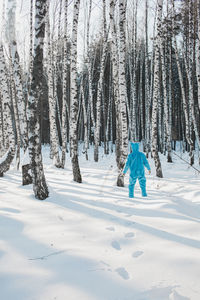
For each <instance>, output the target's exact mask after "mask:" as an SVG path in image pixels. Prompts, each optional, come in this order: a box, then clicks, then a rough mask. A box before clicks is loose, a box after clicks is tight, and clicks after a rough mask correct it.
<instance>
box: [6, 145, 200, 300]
mask: <svg viewBox="0 0 200 300" xmlns="http://www.w3.org/2000/svg"><path fill="white" fill-rule="evenodd" d="M48 150H49V149H48V148H45V149H44V151H43V154H44V164H45V175H46V179H47V182H48V186H49V190H50V197H49V198H48V199H46V200H45V201H39V200H36V199H35V198H34V196H33V191H32V186H25V187H23V186H22V185H21V172H20V171H16V170H15V168H14V166H12V168H11V170H10V171H9V172H8V173H7V174H6V175H5V177H3V178H0V288H1V291H0V299H2V300H80V299H81V300H188V299H190V300H199V299H200V184H199V183H200V175H199V174H198V173H197V172H195V171H194V169H192V168H191V167H189V166H188V165H187V164H185V163H184V162H183V161H181V160H180V159H179V158H178V157H176V156H173V161H174V162H173V163H172V164H169V163H167V162H166V158H165V157H164V156H161V160H162V167H163V173H164V178H163V179H158V178H156V177H155V169H154V163H153V161H152V159H149V163H150V165H151V167H152V175H150V176H149V175H147V192H148V197H147V198H142V197H141V195H140V189H139V184H138V183H137V184H136V190H135V198H134V199H131V200H130V199H129V198H128V196H127V195H128V175H126V177H125V183H126V186H125V188H119V187H117V186H116V185H115V183H116V175H117V169H116V164H115V157H114V154H111V155H108V156H105V155H103V150H102V149H101V155H100V161H99V163H95V162H93V157H92V151H91V153H90V158H89V161H88V162H87V161H85V158H84V156H83V155H82V156H80V167H81V172H82V177H83V183H82V184H78V183H75V182H73V180H72V170H71V163H70V159H69V156H68V160H67V163H66V168H65V170H60V169H56V168H55V167H53V166H52V162H51V161H50V159H49V158H48V156H49V151H48ZM178 154H179V153H178ZM184 157H185V159H187V154H185V156H184ZM196 166H197V167H198V165H196ZM198 168H199V167H198Z"/></svg>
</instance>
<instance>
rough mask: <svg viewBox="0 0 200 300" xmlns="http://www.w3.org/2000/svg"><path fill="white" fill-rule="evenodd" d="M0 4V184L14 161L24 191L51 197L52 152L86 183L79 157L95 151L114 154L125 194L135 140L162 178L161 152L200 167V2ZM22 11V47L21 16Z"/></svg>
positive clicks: (13, 0)
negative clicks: (46, 151)
mask: <svg viewBox="0 0 200 300" xmlns="http://www.w3.org/2000/svg"><path fill="white" fill-rule="evenodd" d="M1 2H2V10H1V12H0V14H1V16H0V18H1V32H0V177H3V176H4V174H5V173H6V172H7V171H8V170H9V168H10V165H11V163H12V162H13V161H14V160H15V163H16V168H18V169H19V168H21V166H22V184H23V185H27V184H32V185H33V193H34V195H35V197H36V198H37V199H40V200H44V199H46V198H47V197H48V196H49V189H48V182H47V181H46V178H45V172H44V168H43V158H42V148H43V146H44V145H49V146H50V158H51V159H52V164H53V165H54V166H55V167H56V168H63V169H65V168H66V166H67V165H69V164H71V165H72V170H73V180H74V181H76V182H77V183H80V184H81V183H82V180H83V178H82V175H81V168H80V165H79V155H80V154H81V155H84V156H85V160H88V150H89V148H92V149H93V157H92V159H93V160H94V161H95V162H96V163H98V161H99V147H103V148H104V153H105V154H109V153H110V152H114V153H115V155H116V162H117V168H118V177H117V178H116V184H117V186H120V187H123V186H124V177H123V175H122V170H123V168H124V165H125V162H126V158H127V155H128V153H129V151H130V149H129V141H135V142H141V144H142V147H143V148H142V149H143V151H144V152H145V153H146V156H147V158H148V157H150V156H151V157H153V159H154V162H155V168H156V176H157V177H160V178H161V177H163V176H164V170H163V169H162V165H161V161H160V157H159V156H160V153H162V154H164V155H165V156H166V161H167V162H169V163H171V162H173V157H172V153H173V151H175V150H176V144H177V142H180V145H181V151H182V152H186V153H188V162H189V164H190V165H191V166H192V165H193V164H194V152H195V151H196V152H197V153H199V150H200V0H193V1H191V0H184V1H181V0H157V1H155V0H154V1H153V0H100V1H99V0H95V1H93V0H26V1H25V0H1ZM27 5H28V6H27ZM24 6H26V12H27V11H28V13H27V14H26V20H28V22H27V25H26V28H24V29H23V32H25V31H26V34H27V36H26V39H24V42H22V41H23V33H22V32H20V29H19V28H18V25H17V24H18V17H17V16H18V12H17V11H19V10H21V11H23V7H24ZM27 7H28V8H27ZM24 26H25V25H24ZM66 153H70V158H71V161H68V159H66ZM198 157H199V156H198ZM199 163H200V159H199Z"/></svg>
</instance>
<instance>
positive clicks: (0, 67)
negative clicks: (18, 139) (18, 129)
mask: <svg viewBox="0 0 200 300" xmlns="http://www.w3.org/2000/svg"><path fill="white" fill-rule="evenodd" d="M0 89H1V97H2V109H3V111H2V112H3V120H4V124H3V125H4V131H6V132H7V134H6V136H7V137H8V141H5V143H7V142H8V145H9V148H8V151H7V155H6V158H5V160H4V161H3V162H2V163H1V164H0V177H2V176H3V173H5V172H7V171H8V170H9V168H10V165H11V163H12V161H13V159H14V156H15V151H16V147H15V136H14V131H13V123H12V117H11V106H12V105H11V99H10V95H9V90H8V81H7V72H6V62H5V57H4V52H3V46H2V44H0ZM6 148H7V147H6ZM5 150H7V149H5Z"/></svg>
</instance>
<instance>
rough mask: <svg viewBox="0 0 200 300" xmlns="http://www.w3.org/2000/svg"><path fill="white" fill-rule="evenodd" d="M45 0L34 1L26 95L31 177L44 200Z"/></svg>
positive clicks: (46, 191)
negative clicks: (41, 129)
mask: <svg viewBox="0 0 200 300" xmlns="http://www.w3.org/2000/svg"><path fill="white" fill-rule="evenodd" d="M46 5H47V0H36V1H35V41H34V53H33V70H32V76H31V78H32V80H31V86H30V92H29V97H28V124H29V156H30V161H31V171H32V178H33V191H34V194H35V197H36V198H37V199H39V200H44V199H46V198H47V197H48V195H49V191H48V187H47V184H46V179H45V175H44V170H43V162H42V153H41V137H40V123H39V116H40V101H41V94H42V93H41V92H42V77H43V46H44V36H45V17H46V8H47V7H46Z"/></svg>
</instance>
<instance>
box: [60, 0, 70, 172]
mask: <svg viewBox="0 0 200 300" xmlns="http://www.w3.org/2000/svg"><path fill="white" fill-rule="evenodd" d="M64 7H65V20H64V22H65V25H64V49H63V52H64V57H63V73H62V158H61V166H62V168H63V169H64V167H65V157H66V150H67V116H68V119H69V110H68V107H67V69H68V65H67V61H68V58H67V21H68V17H67V10H68V0H65V2H64Z"/></svg>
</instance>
